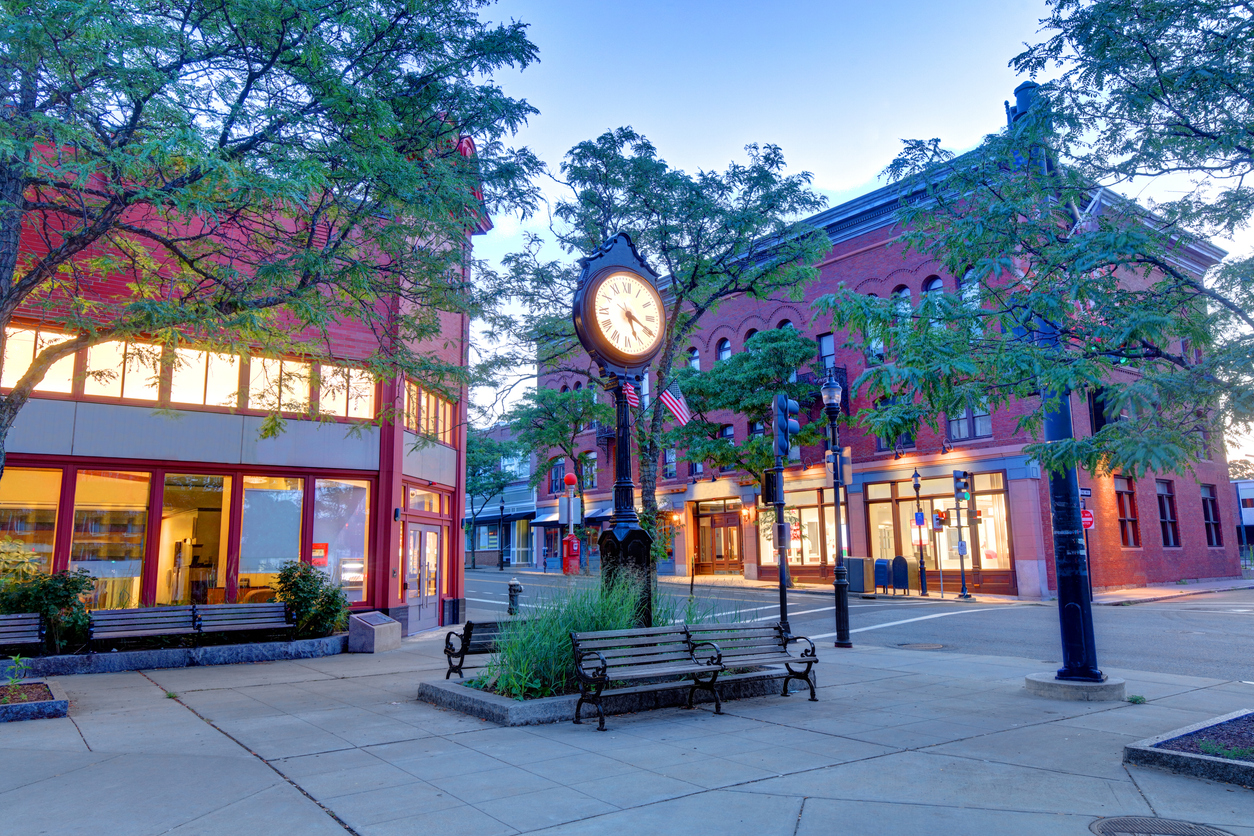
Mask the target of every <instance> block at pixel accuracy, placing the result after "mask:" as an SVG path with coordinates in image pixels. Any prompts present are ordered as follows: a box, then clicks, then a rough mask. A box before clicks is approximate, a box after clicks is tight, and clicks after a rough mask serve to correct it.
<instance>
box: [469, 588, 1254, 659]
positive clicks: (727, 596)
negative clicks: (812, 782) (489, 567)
mask: <svg viewBox="0 0 1254 836" xmlns="http://www.w3.org/2000/svg"><path fill="white" fill-rule="evenodd" d="M510 577H511V576H510V574H509V573H508V572H506V573H501V574H497V573H495V572H484V571H478V572H467V573H466V597H467V599H468V609H471V610H480V611H487V612H493V613H500V614H502V615H504V613H505V609H506V598H507V594H506V585H507V584H508V582H509V578H510ZM520 580H521V581H522V583H523V585H524V592H523V596H522V599H521V601H522V604H523V606H524V611H525V610H526V608H527V607H529V606H534V605H535V604H536V603H537V602H538V601H539V600H542V599H543V598H545V597H546V596H549V595H552V594H554V593H555V592H558V591H560V590H563V589H565V588H566V586H567V584H568V583H575V584H580V585H584V584H591V583H596V582H597V580H596V579H592V578H576V579H569V580H568V579H566V578H563V577H561V576H557V575H553V576H545V575H535V574H524V575H521V576H520ZM662 588H663V590H665V591H666V592H668V593H670V594H671V595H673V596H675V597H676V598H678V599H681V601H682V599H684V598H686V597H687V594H688V587H687V584H681V583H670V582H663V583H662ZM696 595H697V598H698V599H699V601H700V605H699V606H701V607H703V608H707V609H710V610H715V611H718V612H724V613H737V614H738V615H739V620H749V619H755V620H760V621H764V622H774V621H776V620H778V618H779V593H778V592H776V591H774V590H764V589H757V588H744V589H737V588H711V587H708V586H707V587H702V586H699V585H698V586H697V588H696ZM788 615H789V620H790V622H791V624H792V629H793V633H795V634H797V635H802V636H808V637H810V638H812V639H814V640H815V641H816V642H818V641H828V642H830V641H831V640H832V636H833V635H834V634H835V630H836V625H835V615H834V606H833V601H832V596H831V594H830V593H824V594H816V593H811V592H798V591H793V592H790V593H789V595H788ZM849 622H850V628H851V631H852V639H853V641H854V644H873V645H880V646H886V647H900V646H909V645H940V647H939V648H923V649H929V650H935V652H937V653H941V654H944V653H975V654H985V655H992V656H1020V657H1026V658H1030V659H1039V660H1041V662H1042V664H1045V665H1055V666H1056V665H1058V664H1059V663H1060V661H1061V650H1060V647H1059V634H1058V610H1057V607H1056V606H1055V605H1054V604H1052V603H1051V604H1035V603H996V604H990V603H959V602H957V601H954V600H953V599H952V598H946V599H945V600H941V599H939V598H938V597H936V595H935V593H933V595H932V597H930V598H927V599H924V598H917V597H914V598H897V599H896V600H894V599H893V598H892V597H885V596H880V597H879V598H876V599H874V600H866V599H863V598H861V597H859V596H857V595H854V596H851V598H850V604H849ZM1093 624H1094V631H1095V634H1096V638H1097V654H1098V664H1099V666H1107V667H1112V668H1129V669H1133V670H1142V671H1157V672H1160V673H1174V674H1185V675H1191V676H1209V677H1216V678H1219V679H1237V680H1244V681H1254V590H1241V591H1235V592H1219V593H1211V594H1206V595H1193V596H1188V597H1184V598H1178V599H1174V600H1172V601H1159V602H1154V603H1146V604H1135V605H1131V606H1114V607H1109V606H1096V607H1094V608H1093Z"/></svg>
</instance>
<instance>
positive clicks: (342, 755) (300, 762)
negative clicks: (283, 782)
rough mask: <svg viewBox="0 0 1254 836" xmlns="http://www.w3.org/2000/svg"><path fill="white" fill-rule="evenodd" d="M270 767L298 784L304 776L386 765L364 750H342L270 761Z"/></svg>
mask: <svg viewBox="0 0 1254 836" xmlns="http://www.w3.org/2000/svg"><path fill="white" fill-rule="evenodd" d="M269 763H270V766H272V767H274V768H275V769H277V770H279V772H282V773H283V774H284V775H286V776H287V777H288V778H291V779H293V780H295V781H296V782H297V783H300V782H301V780H302V779H303V778H305V777H306V776H313V775H322V774H323V773H326V772H340V771H343V770H346V769H359V768H362V767H366V766H374V765H375V764H379V763H387V761H384V760H382V759H381V758H376V757H375V756H374V755H372V754H370V753H369V752H367V751H366V750H364V749H343V750H341V751H338V752H319V753H318V754H316V755H298V756H296V757H294V758H282V759H279V760H273V761H270V762H269Z"/></svg>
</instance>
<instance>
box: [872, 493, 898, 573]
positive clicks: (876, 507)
mask: <svg viewBox="0 0 1254 836" xmlns="http://www.w3.org/2000/svg"><path fill="white" fill-rule="evenodd" d="M867 508H868V511H869V517H870V520H869V525H868V526H867V534H868V535H869V537H870V540H871V558H872V559H873V560H892V559H893V558H894V557H896V556H897V537H896V532H895V531H894V529H893V505H892V503H891V502H875V503H872V504H870V505H868V506H867Z"/></svg>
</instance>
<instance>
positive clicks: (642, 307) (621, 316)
mask: <svg viewBox="0 0 1254 836" xmlns="http://www.w3.org/2000/svg"><path fill="white" fill-rule="evenodd" d="M588 304H589V310H588V321H589V323H590V325H591V330H592V331H593V332H594V333H595V334H597V335H598V336H599V337H600V341H601V342H602V343H603V344H604V345H605V346H606V347H608V348H611V349H613V350H614V351H616V352H618V353H619V354H621V355H623V356H624V357H625V358H627V359H628V360H634V359H637V358H643V359H647V358H649V357H652V356H653V354H655V353H656V352H657V350H658V348H659V347H660V346H661V344H662V334H663V331H664V330H665V328H666V320H665V315H664V314H663V312H662V297H661V296H659V295H658V292H657V290H656V289H655V288H654V287H653V285H652V284H650V283H649V282H648V281H646V280H645V279H643V278H641V277H640V276H637V275H636V274H634V273H628V272H625V271H621V270H617V271H614V272H612V273H610V274H609V275H607V276H605V277H604V278H602V279H600V280H598V281H597V282H596V284H595V285H594V286H593V287H592V288H591V293H589V303H588Z"/></svg>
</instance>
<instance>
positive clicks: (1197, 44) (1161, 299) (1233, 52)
mask: <svg viewBox="0 0 1254 836" xmlns="http://www.w3.org/2000/svg"><path fill="white" fill-rule="evenodd" d="M1050 6H1051V14H1050V16H1049V17H1048V18H1047V19H1046V20H1045V25H1046V29H1047V30H1049V31H1050V32H1051V36H1050V37H1049V39H1048V40H1046V41H1044V42H1043V43H1040V44H1037V45H1035V46H1031V47H1029V48H1028V49H1027V50H1026V51H1025V52H1023V53H1022V54H1020V55H1019V56H1017V57H1016V58H1015V59H1014V60H1013V61H1012V62H1011V64H1012V66H1014V67H1015V68H1016V69H1018V70H1020V71H1026V72H1029V73H1031V74H1032V75H1033V76H1036V75H1038V74H1041V73H1044V72H1046V71H1050V70H1058V71H1059V75H1058V77H1057V78H1054V79H1052V80H1050V81H1048V82H1047V83H1045V84H1044V85H1042V86H1041V87H1039V88H1036V89H1035V90H1033V89H1032V88H1031V86H1028V87H1026V88H1021V92H1022V93H1025V94H1026V95H1024V96H1023V98H1022V100H1021V101H1020V103H1019V106H1017V107H1016V109H1015V110H1014V111H1012V112H1011V115H1012V117H1013V121H1012V124H1011V125H1010V126H1009V127H1008V128H1007V129H1006V130H1004V131H1002V132H999V133H997V134H995V135H992V136H989V137H987V138H986V139H985V140H984V141H983V142H982V143H981V144H980V145H979V146H978V147H977V148H976V149H975V150H974V151H972V152H970V153H968V154H964V155H962V156H959V157H955V156H954V155H953V154H950V153H948V152H946V151H944V150H943V149H942V148H941V147H940V142H939V140H936V139H933V140H930V141H919V140H910V141H907V142H906V143H905V147H904V149H903V151H902V153H901V154H900V155H899V156H898V157H897V159H896V160H895V161H894V162H893V164H892V165H891V166H890V167H889V169H888V171H887V174H888V175H889V177H890V178H891V179H892V180H893V181H895V182H897V183H898V184H900V186H901V192H902V198H903V202H902V211H901V220H902V223H903V227H904V232H903V235H902V242H903V244H904V246H905V249H906V250H907V251H910V250H914V251H917V252H919V253H922V254H924V255H927V256H930V257H932V258H934V259H935V260H936V261H937V262H939V264H940V265H941V266H943V267H944V269H945V270H947V271H948V272H949V273H950V274H951V275H954V276H959V277H962V279H963V283H964V288H963V290H962V292H961V293H959V294H940V295H928V296H927V297H925V298H924V299H923V300H922V302H921V303H920V304H919V305H918V306H917V307H916V308H915V309H913V310H912V311H909V312H908V313H907V315H904V316H903V315H902V312H901V311H899V310H896V309H894V307H893V305H892V303H890V302H886V301H881V300H874V299H867V298H864V297H860V296H859V295H858V294H855V293H853V292H852V291H851V290H850V289H849V288H841V289H840V290H839V291H838V292H837V293H834V294H832V295H831V296H828V297H825V298H824V299H823V300H820V308H821V309H822V310H825V311H827V312H829V313H831V314H832V315H833V319H834V322H835V323H836V325H837V327H848V328H849V329H851V332H852V333H853V334H855V335H860V336H861V337H862V339H864V340H867V339H875V338H882V339H884V340H885V343H886V356H887V358H888V359H889V362H886V363H883V364H881V365H878V366H872V367H871V368H868V369H867V371H866V372H865V373H864V374H863V375H861V376H860V377H859V379H858V380H857V381H855V386H857V387H866V388H867V389H869V390H870V391H872V392H873V393H875V394H879V395H897V396H899V398H898V400H897V401H896V402H895V403H894V404H891V405H889V406H887V407H886V408H883V409H879V410H876V411H875V413H873V414H866V413H864V414H863V416H862V418H863V420H864V421H865V422H866V423H867V424H868V425H870V426H871V427H872V428H873V429H874V430H875V431H876V432H877V434H879V435H881V436H889V437H891V436H892V435H895V434H898V433H901V432H910V431H912V430H913V429H914V428H915V426H916V425H917V424H918V423H920V422H925V423H928V424H930V425H931V426H933V427H936V426H937V425H938V421H939V420H940V415H941V414H943V413H953V412H960V411H962V410H963V409H965V408H967V407H971V406H975V405H979V406H986V407H992V408H996V407H997V406H999V405H1003V404H1006V403H1009V402H1011V401H1016V402H1018V403H1019V404H1024V403H1026V404H1029V405H1030V406H1031V407H1032V409H1031V411H1030V414H1028V415H1026V416H1025V417H1024V419H1023V420H1022V421H1021V424H1020V429H1021V430H1022V431H1024V432H1029V433H1033V434H1035V433H1036V432H1037V431H1038V430H1039V428H1040V425H1041V418H1042V415H1043V413H1044V412H1045V411H1046V410H1047V409H1049V408H1050V406H1051V404H1052V403H1053V402H1054V400H1055V399H1056V398H1057V397H1059V395H1060V393H1065V392H1071V391H1081V392H1084V391H1087V392H1089V393H1090V394H1093V395H1095V396H1096V397H1095V401H1096V402H1097V403H1099V404H1101V406H1102V408H1103V411H1104V413H1105V414H1104V416H1101V417H1103V418H1104V419H1105V420H1106V425H1105V426H1104V427H1103V428H1102V429H1101V430H1100V431H1099V432H1097V433H1096V434H1094V435H1092V436H1091V437H1085V438H1079V439H1074V440H1070V441H1065V442H1054V443H1050V444H1048V445H1045V444H1032V445H1029V446H1028V447H1027V451H1028V452H1029V453H1030V454H1032V455H1033V456H1035V457H1037V458H1038V459H1040V460H1041V461H1042V462H1043V463H1044V464H1045V465H1046V466H1047V467H1050V468H1051V469H1058V468H1060V467H1064V466H1067V465H1078V466H1081V467H1083V468H1085V469H1086V470H1089V471H1090V472H1095V471H1105V470H1111V469H1115V468H1120V469H1124V470H1127V471H1129V472H1132V473H1140V472H1143V471H1145V470H1157V471H1166V470H1180V469H1189V468H1190V467H1191V465H1192V463H1193V462H1194V461H1196V459H1197V458H1198V457H1199V456H1201V455H1203V454H1204V452H1205V450H1206V449H1207V448H1208V446H1209V445H1210V443H1211V442H1210V439H1211V438H1212V436H1213V435H1214V433H1215V432H1216V431H1217V430H1220V429H1226V430H1232V429H1237V430H1239V429H1242V428H1247V427H1249V425H1250V423H1251V420H1252V418H1254V385H1252V384H1254V379H1252V377H1251V369H1252V368H1254V364H1252V363H1251V361H1252V360H1254V354H1252V352H1251V349H1252V348H1254V314H1252V313H1251V312H1252V311H1254V280H1252V279H1251V268H1252V267H1254V259H1251V257H1250V256H1249V255H1248V254H1246V255H1244V256H1241V257H1240V258H1237V259H1235V260H1228V261H1221V258H1222V256H1223V253H1222V251H1220V250H1216V249H1214V248H1213V247H1211V246H1210V245H1209V244H1207V243H1206V241H1205V238H1206V236H1207V235H1211V234H1230V233H1232V232H1234V231H1237V230H1240V229H1244V228H1246V227H1247V226H1248V224H1249V221H1250V219H1251V215H1252V214H1254V190H1252V189H1251V187H1250V185H1249V184H1248V183H1247V182H1246V180H1245V178H1246V176H1247V175H1249V174H1251V173H1254V169H1252V167H1254V146H1252V145H1251V144H1250V140H1249V138H1250V136H1251V135H1254V107H1252V105H1254V37H1251V33H1252V29H1251V27H1252V26H1254V20H1252V18H1251V15H1250V13H1249V9H1248V7H1247V6H1245V5H1243V4H1238V3H1221V2H1206V1H1205V0H1204V1H1203V2H1195V0H1187V2H1186V0H1158V2H1148V3H1146V2H1139V0H1084V2H1080V0H1053V2H1051V3H1050ZM1033 94H1034V95H1033ZM1029 101H1030V102H1031V104H1030V106H1029ZM1149 185H1152V186H1155V187H1156V188H1162V189H1167V188H1168V187H1170V188H1182V189H1183V193H1182V196H1179V197H1173V198H1172V199H1170V200H1165V201H1161V202H1156V203H1155V202H1151V203H1149V205H1148V206H1145V207H1143V206H1140V205H1138V204H1137V203H1136V202H1134V201H1132V200H1130V199H1128V198H1125V197H1123V196H1121V195H1119V194H1118V193H1117V191H1116V189H1118V188H1119V187H1120V186H1123V187H1135V188H1137V189H1141V188H1145V187H1146V186H1149ZM1042 393H1043V397H1039V398H1038V396H1041V395H1042Z"/></svg>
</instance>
